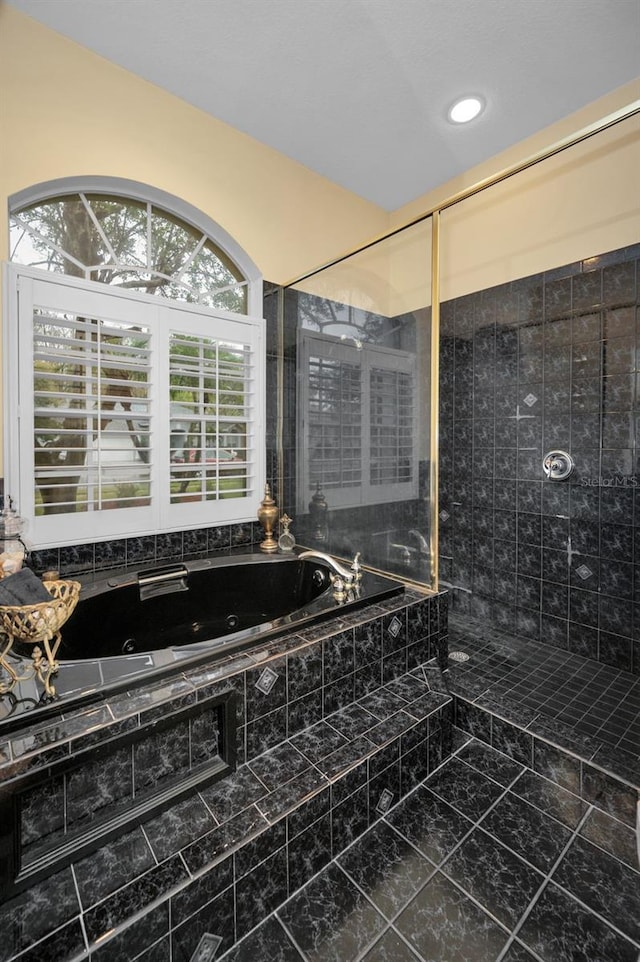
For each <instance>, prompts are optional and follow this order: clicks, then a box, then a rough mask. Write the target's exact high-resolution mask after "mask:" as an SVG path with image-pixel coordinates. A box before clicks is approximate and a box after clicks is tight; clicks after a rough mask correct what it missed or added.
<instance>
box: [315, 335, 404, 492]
mask: <svg viewBox="0 0 640 962" xmlns="http://www.w3.org/2000/svg"><path fill="white" fill-rule="evenodd" d="M299 365H300V372H301V378H300V383H301V388H302V390H301V403H300V406H299V409H298V439H299V444H298V465H299V469H300V470H299V488H298V502H299V503H298V510H299V511H301V510H305V508H306V505H307V503H308V501H309V498H310V497H311V495H312V494H313V492H314V491H315V489H316V485H317V484H319V485H320V488H321V489H322V491H323V493H324V494H325V497H326V499H327V502H328V503H329V505H330V507H346V506H351V505H357V504H376V503H384V502H388V501H395V500H406V499H409V498H414V497H417V493H418V446H417V434H416V432H417V412H416V365H415V357H414V355H412V354H409V353H407V352H405V351H396V350H392V349H390V348H384V347H379V346H377V345H374V344H369V343H367V342H359V341H358V342H356V343H354V342H353V339H349V340H342V339H341V338H335V337H330V336H328V335H326V334H316V333H314V332H311V331H304V332H303V334H302V338H301V343H300V351H299Z"/></svg>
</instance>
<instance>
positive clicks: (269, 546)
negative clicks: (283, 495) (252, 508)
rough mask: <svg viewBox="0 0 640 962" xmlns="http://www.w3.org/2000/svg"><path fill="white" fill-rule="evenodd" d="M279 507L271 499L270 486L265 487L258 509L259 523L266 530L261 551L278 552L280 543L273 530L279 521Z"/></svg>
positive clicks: (261, 543)
mask: <svg viewBox="0 0 640 962" xmlns="http://www.w3.org/2000/svg"><path fill="white" fill-rule="evenodd" d="M278 514H279V511H278V506H277V504H276V503H275V501H274V500H273V498H272V497H271V489H270V487H269V485H268V484H265V486H264V498H263V499H262V501H261V502H260V507H259V508H258V521H259V522H260V524H261V525H262V527H263V528H264V533H265V536H266V537H265V539H264V541H261V542H260V550H261V551H266V552H270V551H277V550H278V542H277V541H276V539H275V538H274V537H273V529H274V527H275V525H276V523H277V521H278Z"/></svg>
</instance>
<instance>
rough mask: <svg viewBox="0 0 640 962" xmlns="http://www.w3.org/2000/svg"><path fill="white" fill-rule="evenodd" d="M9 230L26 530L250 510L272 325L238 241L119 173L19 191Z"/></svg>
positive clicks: (117, 532) (55, 532)
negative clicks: (267, 332) (267, 329)
mask: <svg viewBox="0 0 640 962" xmlns="http://www.w3.org/2000/svg"><path fill="white" fill-rule="evenodd" d="M72 188H73V189H72ZM10 231H11V236H10V241H11V246H10V251H11V260H12V264H11V266H10V268H9V272H8V278H9V295H10V297H9V299H10V314H9V317H8V319H7V328H8V330H7V339H6V350H7V351H8V359H9V366H8V370H9V372H10V376H9V384H8V396H7V399H6V404H5V411H6V416H5V431H6V438H7V443H6V444H5V449H6V451H7V458H6V463H8V470H7V482H8V484H7V489H8V491H9V492H10V493H11V494H12V495H13V496H14V497H15V496H16V492H17V493H18V496H19V502H18V504H19V509H20V511H21V513H22V514H23V515H25V516H26V517H31V518H32V520H33V527H32V538H33V540H34V541H35V542H36V545H37V546H38V547H44V546H46V545H53V544H65V543H73V542H74V541H77V540H83V541H86V540H91V539H92V537H93V538H95V539H96V540H100V539H103V538H106V537H114V536H124V535H128V534H132V533H147V532H149V533H151V532H155V531H161V530H163V531H166V530H172V529H178V528H181V527H185V526H189V525H198V526H200V525H206V524H215V523H228V522H229V521H244V520H248V519H249V518H253V517H255V509H256V507H257V504H258V501H259V497H258V492H259V491H260V489H261V487H262V484H263V480H264V477H263V474H264V428H263V418H264V357H265V348H264V340H265V339H264V336H263V323H264V322H263V321H262V319H261V318H259V317H256V316H251V311H252V310H253V311H255V308H256V305H257V304H258V303H259V302H260V299H261V298H260V295H261V279H260V277H259V274H258V272H257V270H256V268H255V266H254V265H253V264H252V262H251V261H250V260H249V258H248V257H247V256H246V254H244V252H243V251H242V250H241V249H240V248H239V247H238V245H237V244H235V242H234V241H233V240H232V238H230V237H229V236H228V235H227V234H226V233H225V232H224V231H222V230H221V229H220V228H219V227H218V226H217V225H215V223H214V222H213V221H210V220H209V219H208V218H206V217H205V216H204V215H203V214H202V213H200V212H198V211H195V210H194V209H193V208H190V207H189V205H186V204H184V203H183V202H181V201H179V200H177V199H176V198H171V197H169V195H166V194H161V193H160V192H158V191H153V190H151V189H150V188H144V187H142V185H136V184H131V183H130V182H124V181H117V182H116V181H109V182H106V181H100V182H98V181H96V180H95V179H87V180H86V181H84V182H82V183H80V182H78V181H75V182H74V184H73V185H71V184H67V183H66V182H65V183H60V182H57V183H56V184H53V185H49V193H48V194H46V195H44V191H43V190H42V189H34V190H31V191H28V192H24V193H23V194H21V195H17V196H16V197H14V198H13V199H12V203H11V219H10ZM256 313H257V312H256ZM14 375H15V376H14Z"/></svg>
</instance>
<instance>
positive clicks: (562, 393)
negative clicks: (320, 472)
mask: <svg viewBox="0 0 640 962" xmlns="http://www.w3.org/2000/svg"><path fill="white" fill-rule="evenodd" d="M639 259H640V244H636V245H634V246H631V247H628V248H624V249H622V250H617V251H611V252H608V253H606V254H604V255H602V256H597V257H592V258H589V259H587V260H584V261H581V262H579V263H575V264H568V265H565V266H563V267H560V268H557V269H555V270H552V271H548V272H546V273H544V274H540V275H536V276H532V277H524V278H521V279H518V280H516V281H513V282H512V283H509V284H505V285H502V286H499V287H495V288H491V289H488V290H485V291H479V292H476V293H473V294H469V295H465V296H463V297H460V298H457V299H455V300H451V301H448V302H445V303H443V304H442V309H441V360H440V371H441V380H440V412H441V421H440V445H441V449H440V506H439V507H440V556H441V567H440V574H441V578H442V579H443V581H444V582H448V583H450V584H451V585H453V586H454V588H453V590H452V602H451V603H452V610H454V611H458V612H460V613H464V614H469V615H470V616H472V617H476V618H481V619H484V620H487V621H489V622H491V623H492V624H494V625H495V626H496V627H497V628H499V629H504V630H507V631H511V632H512V633H515V634H517V635H519V636H520V637H522V638H525V639H528V640H530V641H531V642H532V643H536V642H538V641H543V642H545V643H547V644H551V645H555V646H556V647H558V648H562V649H564V650H566V651H570V652H572V653H574V654H580V655H583V656H585V657H587V658H590V659H593V660H596V661H600V662H602V663H603V664H606V665H609V666H611V667H613V668H618V669H621V670H624V671H627V672H633V673H634V674H640V647H639V646H640V593H639V592H640V537H639V532H640V447H639V435H638V426H637V423H638V416H639V412H640V389H639V387H638V385H639V383H640V381H639V377H640V374H639V372H640V340H639V338H640V312H639V304H640V281H639V279H638V273H639V272H638V264H639V263H640V260H639ZM557 449H560V450H565V451H568V452H570V454H571V455H572V456H573V458H574V460H575V470H574V473H573V474H572V475H571V476H570V477H569V479H567V480H566V481H562V482H554V481H548V480H546V478H545V476H544V473H543V470H542V459H543V456H544V455H545V454H546V453H547V452H548V451H551V450H557Z"/></svg>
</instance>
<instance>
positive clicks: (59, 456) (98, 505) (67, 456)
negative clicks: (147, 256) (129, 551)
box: [33, 306, 151, 513]
mask: <svg viewBox="0 0 640 962" xmlns="http://www.w3.org/2000/svg"><path fill="white" fill-rule="evenodd" d="M150 341H151V336H150V332H149V329H148V328H147V327H140V328H136V327H132V326H131V325H126V324H117V323H114V322H110V321H105V320H102V319H99V318H95V317H80V316H78V315H77V314H73V313H69V312H62V311H54V310H51V309H44V308H41V307H38V306H34V310H33V453H34V481H35V488H36V489H37V496H38V497H39V500H40V501H41V502H42V503H45V504H49V505H55V506H56V511H59V512H60V513H69V512H76V511H78V512H81V511H95V510H107V509H114V508H126V507H129V506H130V505H131V503H132V502H133V500H134V497H133V494H132V490H131V489H132V486H135V488H136V489H137V492H136V494H137V499H138V500H141V499H144V500H146V502H147V503H148V502H149V501H150V485H151V473H150V472H151V465H150V460H151V451H150V448H149V426H148V425H149V416H150V412H149V390H150V375H151V371H150V357H149V354H150ZM116 479H117V482H116ZM134 483H135V484H134ZM34 496H36V492H35V491H34Z"/></svg>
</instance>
